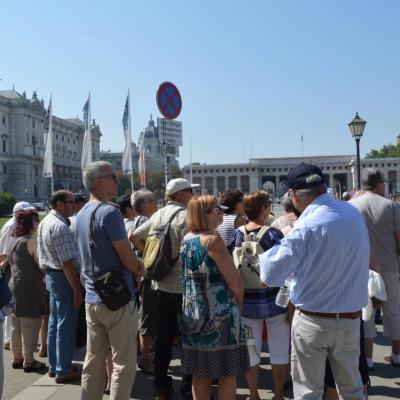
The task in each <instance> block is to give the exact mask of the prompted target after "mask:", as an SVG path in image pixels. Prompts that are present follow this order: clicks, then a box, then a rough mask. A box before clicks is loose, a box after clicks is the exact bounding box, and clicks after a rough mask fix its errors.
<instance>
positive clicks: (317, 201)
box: [298, 193, 337, 222]
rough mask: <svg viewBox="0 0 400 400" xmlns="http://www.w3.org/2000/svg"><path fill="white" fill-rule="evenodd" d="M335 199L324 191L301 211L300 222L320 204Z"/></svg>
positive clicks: (327, 203)
mask: <svg viewBox="0 0 400 400" xmlns="http://www.w3.org/2000/svg"><path fill="white" fill-rule="evenodd" d="M334 201H337V200H335V199H334V198H332V196H331V195H330V194H329V193H324V194H321V195H320V196H318V197H317V198H315V199H314V200H313V201H312V202H311V203H310V204H309V205H308V206H307V207H306V209H305V210H304V211H303V212H302V213H301V215H300V217H299V219H298V222H300V221H302V220H303V219H304V218H306V217H308V216H309V215H310V214H312V213H313V212H314V211H315V210H316V209H317V208H318V207H319V206H321V205H329V204H332V203H333V202H334Z"/></svg>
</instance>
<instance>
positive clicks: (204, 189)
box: [200, 175, 206, 194]
mask: <svg viewBox="0 0 400 400" xmlns="http://www.w3.org/2000/svg"><path fill="white" fill-rule="evenodd" d="M205 192H206V178H205V176H204V175H203V176H201V187H200V193H201V194H204V193H205Z"/></svg>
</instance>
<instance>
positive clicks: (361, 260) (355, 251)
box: [260, 194, 369, 313]
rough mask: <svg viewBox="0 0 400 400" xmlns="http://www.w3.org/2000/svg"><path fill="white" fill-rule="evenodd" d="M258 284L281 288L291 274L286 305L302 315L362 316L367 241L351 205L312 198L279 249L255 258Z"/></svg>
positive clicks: (326, 197)
mask: <svg viewBox="0 0 400 400" xmlns="http://www.w3.org/2000/svg"><path fill="white" fill-rule="evenodd" d="M260 264H261V279H262V281H263V282H265V283H266V285H268V286H269V287H274V286H281V285H283V283H284V281H285V279H287V278H288V277H289V275H291V274H292V273H293V274H294V276H293V278H292V280H291V288H290V298H291V302H292V303H293V304H294V305H295V306H296V307H299V308H301V309H303V310H306V311H313V312H326V313H341V312H342V313H343V312H353V311H358V310H361V308H363V307H364V306H365V305H366V304H367V300H368V269H369V238H368V231H367V227H366V225H365V223H364V220H363V218H362V216H361V214H360V213H359V212H358V210H357V209H356V208H355V207H353V206H352V205H350V204H348V203H346V202H344V201H338V200H335V199H333V198H332V197H331V196H330V195H329V194H323V195H321V196H319V197H317V198H316V199H315V200H314V201H313V202H312V203H311V204H310V205H309V206H308V207H307V208H306V209H305V210H304V212H303V213H302V215H301V217H300V218H299V220H298V222H297V223H296V225H295V226H294V228H293V230H292V231H291V232H290V234H289V235H288V236H287V237H285V238H284V239H282V241H281V243H280V244H279V245H275V246H274V247H272V248H271V249H270V250H268V251H266V252H265V253H263V254H261V255H260Z"/></svg>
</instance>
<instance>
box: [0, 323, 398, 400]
mask: <svg viewBox="0 0 400 400" xmlns="http://www.w3.org/2000/svg"><path fill="white" fill-rule="evenodd" d="M378 329H379V331H380V332H381V331H382V328H381V327H380V326H379V327H378ZM388 344H389V343H388V341H387V340H386V339H385V338H384V337H383V336H382V334H381V333H379V336H378V338H377V344H376V346H375V354H374V360H375V370H374V371H373V372H372V373H371V383H372V387H371V388H370V391H369V399H370V400H378V399H400V368H398V367H393V366H391V365H388V364H386V363H384V361H383V356H384V355H385V354H386V353H388V351H389V346H388ZM177 352H178V351H177V349H176V353H177ZM10 355H11V354H10V352H9V351H5V354H4V361H5V392H4V400H11V399H12V400H75V399H79V398H80V387H79V384H78V383H77V384H74V385H72V384H69V385H57V384H55V382H54V379H50V378H49V377H48V376H47V375H43V376H42V375H39V374H34V373H32V374H25V373H24V372H23V371H21V370H12V369H11V359H10V358H11V357H10ZM75 359H76V362H78V363H80V362H81V361H82V355H80V354H77V356H76V357H75ZM262 364H263V366H262V371H261V376H260V389H261V390H260V395H261V398H262V399H272V397H273V394H272V391H271V388H272V381H271V371H270V366H269V359H268V353H263V360H262ZM171 375H172V376H173V378H174V388H175V391H176V393H177V395H175V397H174V400H175V399H176V400H178V399H179V398H180V396H179V395H178V394H179V381H180V373H179V360H178V359H177V358H176V359H174V361H173V363H172V366H171ZM152 380H153V378H152V376H150V375H146V374H144V373H142V372H140V371H139V372H138V373H137V378H136V382H135V385H134V387H133V390H132V397H131V398H132V399H140V400H150V399H153V398H154V395H153V382H152ZM214 390H215V389H214ZM237 393H238V396H237V398H238V399H245V398H246V396H247V395H248V391H247V389H246V385H245V383H244V380H243V379H242V378H241V379H240V380H239V384H238V390H237ZM286 395H287V397H288V398H292V393H291V391H290V390H289V391H288V392H287V393H286ZM104 399H108V396H104Z"/></svg>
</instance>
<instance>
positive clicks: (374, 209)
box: [350, 192, 400, 273]
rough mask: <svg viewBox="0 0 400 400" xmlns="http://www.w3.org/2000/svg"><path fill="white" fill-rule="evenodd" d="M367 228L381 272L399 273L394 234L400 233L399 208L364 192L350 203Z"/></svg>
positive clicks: (381, 198)
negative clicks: (358, 212)
mask: <svg viewBox="0 0 400 400" xmlns="http://www.w3.org/2000/svg"><path fill="white" fill-rule="evenodd" d="M350 204H352V205H353V206H355V207H356V208H358V210H359V211H360V212H361V215H362V216H363V218H364V221H365V223H366V225H367V228H368V234H369V240H370V245H371V250H372V251H373V252H374V253H375V255H376V258H377V259H378V264H379V265H378V266H379V270H380V271H381V272H396V273H398V272H399V257H398V255H397V241H396V233H397V234H399V233H400V206H399V205H398V204H397V203H395V202H394V201H392V200H389V199H386V198H385V197H383V196H379V195H378V194H374V193H371V192H366V193H364V194H363V195H361V196H359V197H356V198H354V199H352V200H351V201H350Z"/></svg>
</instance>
